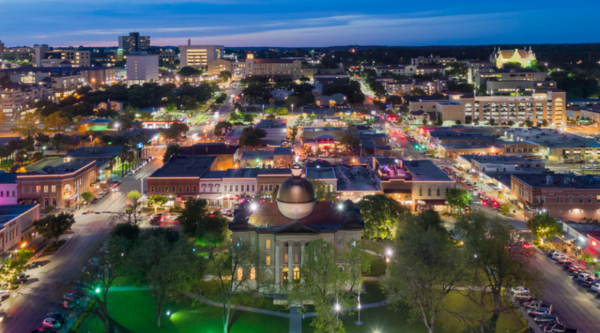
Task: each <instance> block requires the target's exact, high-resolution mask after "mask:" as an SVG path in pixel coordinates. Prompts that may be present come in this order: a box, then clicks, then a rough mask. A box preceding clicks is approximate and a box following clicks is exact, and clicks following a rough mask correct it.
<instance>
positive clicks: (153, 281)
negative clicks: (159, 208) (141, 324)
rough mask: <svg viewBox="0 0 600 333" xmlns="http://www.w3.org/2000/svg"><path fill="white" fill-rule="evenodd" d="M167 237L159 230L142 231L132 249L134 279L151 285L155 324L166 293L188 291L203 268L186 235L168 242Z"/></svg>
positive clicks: (167, 235)
mask: <svg viewBox="0 0 600 333" xmlns="http://www.w3.org/2000/svg"><path fill="white" fill-rule="evenodd" d="M169 237H170V236H169V234H168V233H162V232H160V233H154V234H143V235H141V236H140V239H139V241H138V242H137V243H136V246H135V248H134V251H133V253H132V259H133V260H134V263H132V268H133V270H134V271H135V274H136V276H137V278H138V283H142V284H149V285H150V286H151V287H152V295H153V296H154V305H155V309H156V326H157V327H160V324H161V322H160V319H161V316H162V313H163V308H164V305H165V302H166V300H167V298H168V296H170V295H171V294H173V293H174V292H178V293H183V292H186V291H188V290H189V289H190V288H191V285H192V283H193V282H194V281H196V279H197V277H198V276H202V272H203V265H202V261H201V259H200V257H198V255H196V253H195V252H194V251H193V247H192V245H191V244H190V243H189V242H188V241H187V240H186V239H179V240H177V241H175V242H172V241H170V240H169Z"/></svg>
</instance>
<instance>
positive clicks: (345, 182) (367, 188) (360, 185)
mask: <svg viewBox="0 0 600 333" xmlns="http://www.w3.org/2000/svg"><path fill="white" fill-rule="evenodd" d="M335 176H336V177H337V190H338V192H339V191H347V192H378V191H379V190H380V189H379V188H378V187H377V182H376V181H375V179H373V176H372V175H371V174H370V173H369V171H368V170H367V168H365V167H363V166H354V167H345V166H337V167H335Z"/></svg>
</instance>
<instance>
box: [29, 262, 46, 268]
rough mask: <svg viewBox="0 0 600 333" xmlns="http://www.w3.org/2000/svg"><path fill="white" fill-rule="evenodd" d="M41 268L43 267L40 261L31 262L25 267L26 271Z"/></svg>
mask: <svg viewBox="0 0 600 333" xmlns="http://www.w3.org/2000/svg"><path fill="white" fill-rule="evenodd" d="M42 266H44V264H43V263H42V262H41V261H33V262H31V263H30V264H29V265H27V269H35V268H38V267H42Z"/></svg>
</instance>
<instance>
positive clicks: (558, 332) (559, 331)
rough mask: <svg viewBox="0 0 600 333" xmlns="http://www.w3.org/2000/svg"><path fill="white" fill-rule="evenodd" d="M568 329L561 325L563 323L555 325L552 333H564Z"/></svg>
mask: <svg viewBox="0 0 600 333" xmlns="http://www.w3.org/2000/svg"><path fill="white" fill-rule="evenodd" d="M566 329H567V328H566V327H565V324H561V323H556V324H554V326H552V331H550V332H552V333H564V332H565V331H566Z"/></svg>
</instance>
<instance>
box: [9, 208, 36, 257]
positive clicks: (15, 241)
mask: <svg viewBox="0 0 600 333" xmlns="http://www.w3.org/2000/svg"><path fill="white" fill-rule="evenodd" d="M39 208H40V205H37V204H34V205H1V206H0V253H5V252H8V251H12V250H13V249H18V248H20V246H21V245H23V244H24V245H27V244H26V243H25V242H27V241H29V240H30V239H32V238H33V236H32V234H33V233H34V232H33V230H32V228H31V225H32V224H33V221H35V220H39V219H40V209H39Z"/></svg>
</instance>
